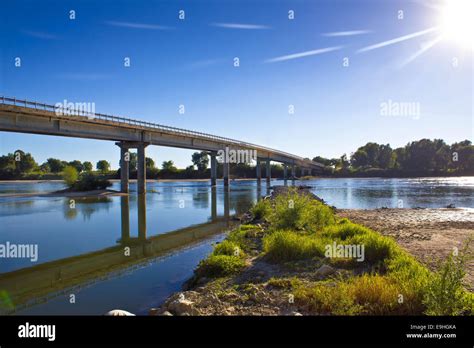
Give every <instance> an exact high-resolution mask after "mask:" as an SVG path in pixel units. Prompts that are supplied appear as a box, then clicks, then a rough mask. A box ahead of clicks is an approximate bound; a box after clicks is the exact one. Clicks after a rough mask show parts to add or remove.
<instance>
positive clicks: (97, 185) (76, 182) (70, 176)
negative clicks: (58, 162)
mask: <svg viewBox="0 0 474 348" xmlns="http://www.w3.org/2000/svg"><path fill="white" fill-rule="evenodd" d="M62 177H63V180H64V182H65V183H66V185H67V186H68V188H69V190H70V191H92V190H105V189H106V188H108V187H110V186H112V183H111V182H110V181H108V180H107V179H105V178H103V177H101V176H99V175H96V174H93V173H90V172H88V173H82V174H79V173H78V171H77V169H76V168H75V167H73V166H66V167H65V168H64V170H63V173H62Z"/></svg>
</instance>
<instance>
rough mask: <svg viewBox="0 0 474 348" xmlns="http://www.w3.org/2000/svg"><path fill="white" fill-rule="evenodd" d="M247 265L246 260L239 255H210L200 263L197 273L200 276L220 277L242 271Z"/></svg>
mask: <svg viewBox="0 0 474 348" xmlns="http://www.w3.org/2000/svg"><path fill="white" fill-rule="evenodd" d="M244 267H245V261H244V260H243V259H242V258H241V257H239V256H233V255H214V254H212V255H210V256H209V257H208V258H207V259H205V260H203V261H201V262H200V263H199V266H198V269H197V270H196V274H197V275H198V276H199V277H208V278H218V277H224V276H227V275H230V274H233V273H236V272H238V271H240V270H241V269H242V268H244Z"/></svg>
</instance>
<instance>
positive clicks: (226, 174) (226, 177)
mask: <svg viewBox="0 0 474 348" xmlns="http://www.w3.org/2000/svg"><path fill="white" fill-rule="evenodd" d="M222 165H223V167H224V171H223V172H224V186H225V187H229V174H230V166H229V162H228V161H227V159H224V162H222Z"/></svg>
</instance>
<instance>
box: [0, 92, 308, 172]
mask: <svg viewBox="0 0 474 348" xmlns="http://www.w3.org/2000/svg"><path fill="white" fill-rule="evenodd" d="M0 104H8V105H15V106H23V107H26V108H32V109H35V110H45V111H53V112H55V113H56V115H57V116H58V117H60V116H63V115H64V116H79V117H85V118H87V119H89V120H92V119H94V120H103V121H108V122H114V123H118V124H127V125H131V126H137V127H142V128H147V129H152V130H159V131H164V132H168V133H173V134H178V135H185V136H193V137H198V138H203V139H207V140H213V141H221V142H223V143H225V144H228V145H237V146H240V147H248V148H252V149H256V150H257V151H259V150H263V151H270V152H272V153H275V154H278V155H282V156H286V157H289V158H292V159H296V160H300V161H304V162H311V164H313V165H314V164H316V163H315V162H313V161H308V160H306V159H304V158H303V157H300V156H296V155H293V154H291V153H288V152H284V151H280V150H275V149H272V148H269V147H265V146H261V145H256V144H252V143H247V142H243V141H240V140H235V139H231V138H227V137H221V136H217V135H213V134H208V133H202V132H196V131H191V130H188V129H183V128H177V127H171V126H165V125H162V124H158V123H152V122H146V121H140V120H136V119H132V118H126V117H120V116H113V115H106V114H100V113H96V112H89V111H85V110H81V109H74V108H68V107H65V106H63V105H61V106H59V105H50V104H45V103H38V102H36V101H29V100H25V99H23V100H22V99H17V98H9V97H4V96H0ZM308 164H309V163H308Z"/></svg>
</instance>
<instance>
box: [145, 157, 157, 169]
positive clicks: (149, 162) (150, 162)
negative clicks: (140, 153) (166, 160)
mask: <svg viewBox="0 0 474 348" xmlns="http://www.w3.org/2000/svg"><path fill="white" fill-rule="evenodd" d="M145 167H146V168H148V169H153V168H155V161H153V159H151V158H150V157H146V158H145Z"/></svg>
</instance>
